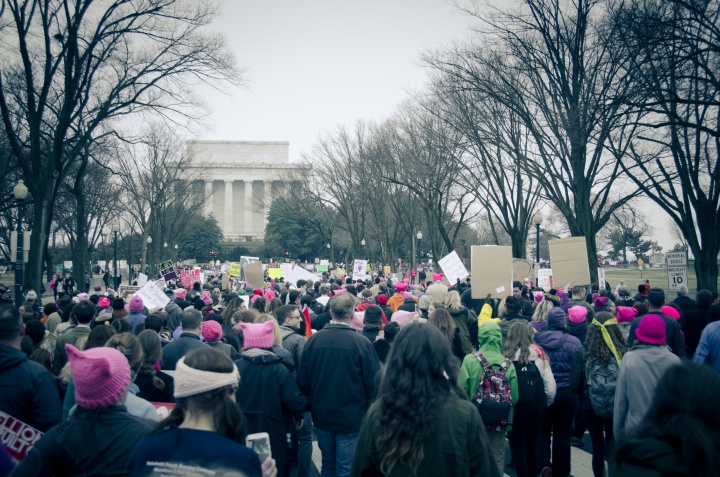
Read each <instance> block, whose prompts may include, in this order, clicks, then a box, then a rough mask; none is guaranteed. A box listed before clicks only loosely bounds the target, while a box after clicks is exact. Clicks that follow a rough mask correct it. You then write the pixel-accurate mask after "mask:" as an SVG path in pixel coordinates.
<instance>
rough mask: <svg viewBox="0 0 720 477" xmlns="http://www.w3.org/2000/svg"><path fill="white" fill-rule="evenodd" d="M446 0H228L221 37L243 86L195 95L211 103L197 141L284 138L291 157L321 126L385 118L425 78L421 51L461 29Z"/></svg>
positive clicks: (461, 20) (461, 18)
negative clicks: (208, 124)
mask: <svg viewBox="0 0 720 477" xmlns="http://www.w3.org/2000/svg"><path fill="white" fill-rule="evenodd" d="M472 22H473V19H472V18H470V17H468V16H467V15H464V14H463V13H461V12H460V11H458V10H457V9H456V8H455V7H453V6H452V5H450V4H449V3H446V2H445V1H444V0H365V1H361V2H360V1H358V2H347V1H337V0H225V1H224V2H223V11H222V14H221V15H220V17H219V18H218V19H217V20H216V22H215V23H214V24H213V29H214V30H217V31H220V32H222V33H224V34H225V36H226V37H227V40H228V43H229V45H230V47H231V48H232V50H233V51H234V52H235V55H236V57H237V59H238V62H239V64H240V65H241V66H243V67H245V68H246V69H247V75H246V78H247V86H246V87H245V88H238V89H236V90H234V91H232V92H231V94H232V97H228V96H226V95H223V94H221V93H218V92H213V91H203V92H201V94H202V95H203V97H204V98H205V99H206V101H207V103H208V104H209V105H210V107H211V109H212V110H213V111H214V113H213V117H212V121H213V124H214V127H213V130H211V131H208V132H207V133H205V134H203V135H201V136H200V139H218V140H276V141H282V140H287V141H290V160H291V161H297V160H299V158H300V154H301V153H303V152H309V151H310V149H311V148H312V145H313V144H314V143H315V142H316V138H317V136H318V134H319V133H323V132H325V131H328V130H333V129H334V128H335V127H336V125H338V124H345V125H348V126H351V125H353V124H354V123H355V121H356V120H358V119H367V120H380V119H382V118H384V117H387V116H389V115H390V114H391V113H392V112H393V111H394V110H395V109H396V107H397V105H398V104H399V103H401V102H402V101H403V100H404V99H406V98H407V91H408V90H413V89H419V88H420V87H421V86H422V85H423V82H424V79H425V71H424V69H423V68H422V67H421V66H420V61H419V57H420V55H421V54H422V53H423V52H424V51H427V50H428V49H429V48H435V47H439V46H441V45H443V44H447V43H449V42H451V41H452V40H453V39H462V38H463V37H465V36H467V34H468V27H469V25H470V24H471V23H472Z"/></svg>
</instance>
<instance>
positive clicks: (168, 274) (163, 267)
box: [157, 260, 177, 281]
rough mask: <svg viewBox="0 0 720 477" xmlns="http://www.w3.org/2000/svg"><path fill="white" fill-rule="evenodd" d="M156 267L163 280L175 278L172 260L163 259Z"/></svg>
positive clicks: (175, 273)
mask: <svg viewBox="0 0 720 477" xmlns="http://www.w3.org/2000/svg"><path fill="white" fill-rule="evenodd" d="M157 267H158V270H160V276H161V277H163V278H164V279H165V281H168V280H172V279H173V278H177V272H176V271H175V266H174V265H173V262H172V260H165V261H164V262H162V263H160V264H159V265H158V266H157Z"/></svg>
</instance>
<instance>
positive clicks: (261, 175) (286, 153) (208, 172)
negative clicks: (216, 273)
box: [186, 141, 309, 241]
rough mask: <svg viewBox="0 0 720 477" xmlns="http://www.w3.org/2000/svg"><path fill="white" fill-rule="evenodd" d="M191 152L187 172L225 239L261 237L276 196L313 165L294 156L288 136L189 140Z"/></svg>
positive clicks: (247, 239)
mask: <svg viewBox="0 0 720 477" xmlns="http://www.w3.org/2000/svg"><path fill="white" fill-rule="evenodd" d="M188 152H189V153H190V155H191V157H192V159H191V162H190V164H191V165H190V167H188V170H187V171H186V177H187V178H188V179H189V180H190V181H192V182H194V183H195V186H196V187H194V188H193V189H194V190H196V191H200V193H203V194H204V196H205V197H206V199H205V203H204V214H205V215H206V216H209V215H213V216H214V217H215V218H216V219H217V221H218V224H219V225H220V228H221V229H222V231H223V235H224V236H225V240H226V241H249V240H258V239H262V238H263V236H264V234H265V224H266V223H267V214H268V211H269V208H270V203H271V202H272V198H273V197H276V196H277V194H279V193H282V191H283V190H286V188H287V187H290V186H291V183H292V179H293V178H294V177H298V178H299V177H300V176H302V175H303V174H304V172H305V171H307V170H308V168H309V166H307V165H305V164H293V163H291V162H290V143H289V142H287V141H188Z"/></svg>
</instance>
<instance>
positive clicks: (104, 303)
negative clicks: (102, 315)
mask: <svg viewBox="0 0 720 477" xmlns="http://www.w3.org/2000/svg"><path fill="white" fill-rule="evenodd" d="M98 306H99V307H100V308H110V299H109V298H107V297H105V296H104V297H102V298H100V299H99V300H98Z"/></svg>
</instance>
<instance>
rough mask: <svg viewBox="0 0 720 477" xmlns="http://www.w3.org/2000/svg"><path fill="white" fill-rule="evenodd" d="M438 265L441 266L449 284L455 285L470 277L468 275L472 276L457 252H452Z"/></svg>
mask: <svg viewBox="0 0 720 477" xmlns="http://www.w3.org/2000/svg"><path fill="white" fill-rule="evenodd" d="M438 265H440V268H442V271H443V273H445V277H447V279H448V282H450V283H452V284H453V285H454V284H455V283H457V281H458V280H464V279H465V278H467V277H468V275H470V273H469V272H468V271H467V268H465V265H463V263H462V260H460V257H459V256H458V254H457V252H455V251H452V252H450V253H449V254H447V255H445V256H444V257H443V258H441V259H440V260H439V261H438Z"/></svg>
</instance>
